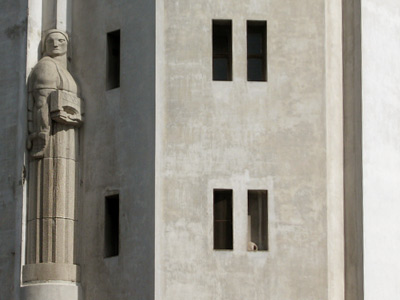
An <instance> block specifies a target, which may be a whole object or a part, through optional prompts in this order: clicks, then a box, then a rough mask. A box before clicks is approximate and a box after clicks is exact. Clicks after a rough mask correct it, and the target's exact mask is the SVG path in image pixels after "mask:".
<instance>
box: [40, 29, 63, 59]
mask: <svg viewBox="0 0 400 300" xmlns="http://www.w3.org/2000/svg"><path fill="white" fill-rule="evenodd" d="M68 42H69V37H68V34H67V33H65V32H64V31H61V30H58V29H51V30H49V31H47V32H46V34H45V35H44V38H43V40H42V52H43V55H44V56H50V57H56V56H62V55H65V54H66V53H67V49H68Z"/></svg>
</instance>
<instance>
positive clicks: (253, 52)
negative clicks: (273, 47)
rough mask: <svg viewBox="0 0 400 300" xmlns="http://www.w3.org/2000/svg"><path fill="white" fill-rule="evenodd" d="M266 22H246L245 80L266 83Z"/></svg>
mask: <svg viewBox="0 0 400 300" xmlns="http://www.w3.org/2000/svg"><path fill="white" fill-rule="evenodd" d="M266 33H267V22H266V21H247V80H248V81H267V37H266Z"/></svg>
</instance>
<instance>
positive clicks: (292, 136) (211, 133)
mask: <svg viewBox="0 0 400 300" xmlns="http://www.w3.org/2000/svg"><path fill="white" fill-rule="evenodd" d="M157 13H158V18H157V22H158V23H157V51H158V52H157V77H158V78H157V84H158V85H157V118H156V119H157V160H156V161H157V163H156V165H157V174H158V175H157V185H156V187H157V188H156V195H157V196H156V199H157V201H156V224H157V226H156V227H157V232H156V263H157V272H156V299H159V300H161V299H163V300H166V299H174V300H177V299H188V298H196V299H238V300H239V299H240V300H241V299H297V300H299V299H304V300H305V299H307V300H311V299H315V300H317V299H318V300H320V299H327V297H328V288H327V286H328V278H327V272H328V262H327V237H326V236H327V188H326V186H327V175H326V172H327V168H326V164H327V156H326V155H327V153H326V150H327V149H326V114H325V107H326V97H325V5H324V1H322V0H321V1H320V0H318V1H315V0H312V1H310V0H300V1H299V0H293V1H290V0H288V1H273V0H270V1H250V0H246V1H210V0H199V1H178V0H165V1H159V2H158V7H157ZM339 16H340V13H339ZM212 19H232V22H233V81H232V82H215V81H214V82H213V81H212V45H211V36H212V34H211V29H212ZM246 20H267V21H268V82H261V83H260V82H247V80H246ZM160 22H162V24H163V25H160V24H159V23H160ZM339 22H340V21H339ZM160 50H163V51H160ZM339 79H340V78H339ZM338 105H339V108H340V107H341V103H340V101H339V104H338ZM339 123H340V121H339ZM339 129H340V128H339ZM335 149H338V148H335ZM330 154H331V155H332V153H330ZM339 161H340V159H339ZM214 188H230V189H233V195H234V200H233V201H234V204H233V206H234V217H233V218H234V250H233V251H214V250H213V224H212V223H213V214H212V206H213V204H212V203H213V199H212V191H213V189H214ZM339 188H340V187H339ZM248 189H268V192H269V226H270V227H269V244H270V250H269V251H268V252H258V253H253V252H247V250H246V249H247V247H246V241H247V236H246V235H247V232H246V230H247V224H246V222H247V190H248ZM339 198H340V196H339ZM339 212H340V206H339ZM336 232H338V231H336ZM339 250H340V249H339ZM340 251H341V250H340ZM339 272H340V270H339ZM339 280H340V279H339ZM339 289H340V286H339ZM338 295H339V296H340V291H339V293H338ZM336 299H340V298H336Z"/></svg>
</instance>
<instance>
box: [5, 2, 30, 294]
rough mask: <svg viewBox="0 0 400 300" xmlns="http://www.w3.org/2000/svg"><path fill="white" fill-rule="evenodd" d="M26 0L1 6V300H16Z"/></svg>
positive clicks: (17, 292)
mask: <svg viewBox="0 0 400 300" xmlns="http://www.w3.org/2000/svg"><path fill="white" fill-rule="evenodd" d="M27 7H28V4H27V1H26V0H18V1H14V0H8V1H2V2H1V4H0V28H1V30H0V57H1V60H2V63H1V64H0V95H1V97H0V98H1V101H0V120H1V122H0V166H1V167H0V291H1V292H0V299H1V300H8V299H17V298H18V294H19V276H20V271H19V270H20V257H21V252H20V250H21V247H20V243H21V208H22V197H23V196H22V194H23V193H22V173H23V172H22V170H23V159H24V144H25V142H24V129H25V128H24V125H25V124H26V123H25V117H26V114H25V113H24V112H25V110H24V108H25V107H26V106H25V99H26V98H25V96H26V91H25V75H26V72H25V68H26V67H25V63H26V14H27Z"/></svg>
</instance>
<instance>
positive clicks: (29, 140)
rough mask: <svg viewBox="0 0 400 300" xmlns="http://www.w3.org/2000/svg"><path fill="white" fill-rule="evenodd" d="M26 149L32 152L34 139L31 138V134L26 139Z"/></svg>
mask: <svg viewBox="0 0 400 300" xmlns="http://www.w3.org/2000/svg"><path fill="white" fill-rule="evenodd" d="M26 149H27V150H31V149H32V138H31V134H30V135H29V136H28V138H27V139H26Z"/></svg>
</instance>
